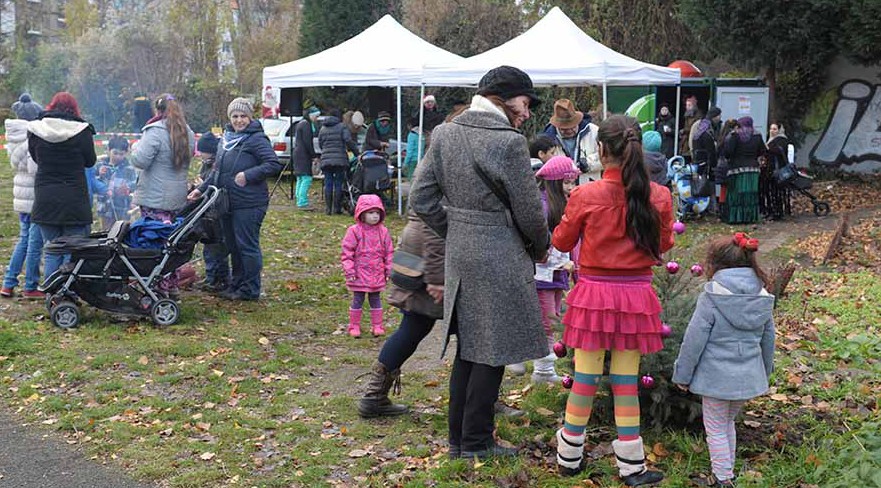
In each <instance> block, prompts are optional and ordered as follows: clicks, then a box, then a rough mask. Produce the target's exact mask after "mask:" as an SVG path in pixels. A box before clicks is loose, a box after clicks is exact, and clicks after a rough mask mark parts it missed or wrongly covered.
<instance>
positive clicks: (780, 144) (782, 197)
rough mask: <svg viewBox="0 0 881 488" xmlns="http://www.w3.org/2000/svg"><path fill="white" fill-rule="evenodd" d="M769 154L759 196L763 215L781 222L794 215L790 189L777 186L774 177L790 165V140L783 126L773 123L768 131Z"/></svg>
mask: <svg viewBox="0 0 881 488" xmlns="http://www.w3.org/2000/svg"><path fill="white" fill-rule="evenodd" d="M768 136H770V137H769V138H768V144H767V147H768V154H767V163H766V164H765V165H764V166H762V173H761V176H760V179H759V195H760V197H761V207H762V214H763V215H764V216H765V217H766V218H769V219H772V220H779V219H782V218H783V217H784V216H786V215H792V206H791V205H790V200H789V189H788V188H787V187H785V186H783V185H778V184H777V179H776V178H775V177H774V175H775V174H776V173H777V171H778V170H779V169H780V168H782V167H784V166H786V165H787V164H789V159H788V152H789V138H788V137H786V131H785V130H784V129H783V124H780V123H778V122H775V123H772V124H771V125H770V126H769V130H768Z"/></svg>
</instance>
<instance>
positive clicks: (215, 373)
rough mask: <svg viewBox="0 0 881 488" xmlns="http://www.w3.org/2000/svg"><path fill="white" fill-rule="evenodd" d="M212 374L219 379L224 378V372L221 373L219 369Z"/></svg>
mask: <svg viewBox="0 0 881 488" xmlns="http://www.w3.org/2000/svg"><path fill="white" fill-rule="evenodd" d="M211 372H212V373H214V376H217V377H218V378H220V377H221V376H223V371H221V370H219V369H213V370H211Z"/></svg>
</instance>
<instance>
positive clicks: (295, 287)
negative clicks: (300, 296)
mask: <svg viewBox="0 0 881 488" xmlns="http://www.w3.org/2000/svg"><path fill="white" fill-rule="evenodd" d="M284 287H285V288H287V290H288V291H300V284H299V283H297V282H296V281H294V280H288V281H287V283H285V285H284Z"/></svg>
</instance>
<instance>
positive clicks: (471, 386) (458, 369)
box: [449, 351, 505, 451]
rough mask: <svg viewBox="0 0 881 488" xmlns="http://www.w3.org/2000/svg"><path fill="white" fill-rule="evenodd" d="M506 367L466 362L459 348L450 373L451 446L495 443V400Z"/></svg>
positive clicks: (472, 447) (471, 447)
mask: <svg viewBox="0 0 881 488" xmlns="http://www.w3.org/2000/svg"><path fill="white" fill-rule="evenodd" d="M504 374H505V367H504V366H489V365H486V364H480V363H472V362H471V361H465V360H464V359H462V358H461V357H460V356H459V351H456V359H455V361H453V371H452V373H451V375H450V413H449V416H450V421H449V425H450V445H451V446H459V447H460V448H461V449H462V450H463V451H479V450H482V449H486V448H488V447H490V446H491V445H492V444H493V430H494V429H495V403H496V400H498V398H499V386H501V384H502V377H503V376H504Z"/></svg>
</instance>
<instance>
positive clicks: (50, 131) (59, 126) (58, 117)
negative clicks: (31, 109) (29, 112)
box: [28, 112, 95, 144]
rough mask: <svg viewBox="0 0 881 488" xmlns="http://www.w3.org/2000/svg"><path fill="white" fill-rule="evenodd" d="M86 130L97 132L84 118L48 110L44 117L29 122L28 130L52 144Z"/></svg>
mask: <svg viewBox="0 0 881 488" xmlns="http://www.w3.org/2000/svg"><path fill="white" fill-rule="evenodd" d="M84 130H91V131H92V133H93V134H94V133H95V129H93V128H92V126H91V125H90V124H89V123H87V122H85V121H83V120H82V119H78V118H76V117H73V116H69V115H66V114H64V115H62V114H58V113H56V112H47V113H46V114H45V116H43V118H41V119H39V120H33V121H31V122H28V132H31V133H32V134H34V135H35V136H37V137H39V138H40V139H43V140H44V141H46V142H49V143H52V144H56V143H59V142H64V141H67V140H69V139H73V138H74V137H76V136H77V135H78V134H79V133H80V132H82V131H84Z"/></svg>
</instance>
